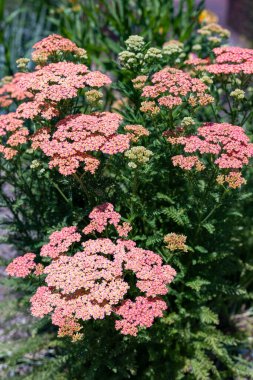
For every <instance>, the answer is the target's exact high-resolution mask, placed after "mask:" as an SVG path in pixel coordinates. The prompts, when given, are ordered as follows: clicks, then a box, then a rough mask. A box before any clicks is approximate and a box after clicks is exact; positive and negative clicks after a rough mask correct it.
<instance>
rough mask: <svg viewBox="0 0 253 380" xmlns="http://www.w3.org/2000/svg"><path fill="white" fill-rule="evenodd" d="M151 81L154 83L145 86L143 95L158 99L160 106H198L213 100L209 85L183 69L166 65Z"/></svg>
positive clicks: (170, 107) (171, 107)
mask: <svg viewBox="0 0 253 380" xmlns="http://www.w3.org/2000/svg"><path fill="white" fill-rule="evenodd" d="M151 82H152V85H148V86H145V87H144V88H143V91H142V96H143V97H146V98H149V99H153V101H154V100H156V101H157V105H158V106H159V107H165V108H169V109H174V108H176V107H178V106H180V105H182V104H189V105H191V106H192V107H197V106H199V105H206V104H209V103H212V102H213V98H212V97H211V96H210V95H209V94H208V93H207V92H208V87H207V86H206V85H205V84H204V83H203V82H202V81H201V80H200V79H198V78H192V77H191V76H190V75H189V74H188V73H185V72H184V71H182V70H178V69H174V68H171V67H166V68H164V69H163V70H161V71H158V72H157V73H155V74H154V75H153V77H152V79H151ZM193 98H194V100H195V103H194V104H193V100H192V99H193ZM154 105H155V104H154Z"/></svg>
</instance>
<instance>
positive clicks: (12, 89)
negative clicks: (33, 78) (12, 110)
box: [0, 73, 33, 107]
mask: <svg viewBox="0 0 253 380" xmlns="http://www.w3.org/2000/svg"><path fill="white" fill-rule="evenodd" d="M24 75H26V74H24V73H16V74H15V75H14V76H13V77H10V80H8V81H6V82H5V81H2V82H3V84H2V86H0V106H1V107H9V106H10V105H11V104H12V103H13V102H14V101H15V100H16V101H21V100H24V99H28V98H31V97H33V95H32V94H31V93H30V92H29V91H26V90H23V89H21V88H20V86H19V81H20V80H21V78H22V77H23V76H24Z"/></svg>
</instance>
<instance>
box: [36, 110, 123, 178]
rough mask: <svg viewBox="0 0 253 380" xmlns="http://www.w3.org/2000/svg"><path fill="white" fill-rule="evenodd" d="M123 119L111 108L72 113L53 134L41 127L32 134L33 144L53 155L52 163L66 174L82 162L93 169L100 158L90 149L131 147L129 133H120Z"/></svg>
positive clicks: (116, 150) (111, 151)
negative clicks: (90, 112)
mask: <svg viewBox="0 0 253 380" xmlns="http://www.w3.org/2000/svg"><path fill="white" fill-rule="evenodd" d="M121 121H122V117H121V116H120V115H119V114H116V113H110V112H101V113H94V114H91V115H85V114H77V115H69V116H67V117H66V118H65V119H63V120H61V121H60V122H59V123H57V124H56V129H55V131H54V133H53V134H52V135H51V134H50V129H49V128H41V129H39V130H38V132H37V133H36V134H34V135H33V136H32V137H31V140H32V147H33V149H38V148H40V149H41V150H42V151H43V152H44V153H45V154H46V156H48V157H50V163H49V167H50V168H53V167H59V172H60V173H61V174H63V175H70V174H73V173H75V172H76V170H77V169H78V167H79V166H80V164H81V162H84V163H85V167H84V170H85V171H89V172H91V173H94V172H95V171H96V169H97V168H98V166H99V163H100V161H99V160H98V159H97V158H94V157H93V156H91V155H90V154H89V153H90V152H102V153H104V154H109V155H113V154H116V153H122V152H124V151H125V150H127V149H128V148H129V143H130V138H129V136H128V135H127V134H125V135H124V134H118V133H117V130H118V128H119V125H120V123H121Z"/></svg>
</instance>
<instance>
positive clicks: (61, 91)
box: [17, 62, 111, 120]
mask: <svg viewBox="0 0 253 380" xmlns="http://www.w3.org/2000/svg"><path fill="white" fill-rule="evenodd" d="M110 83H111V80H110V78H109V77H108V76H107V75H104V74H102V73H100V72H99V71H95V72H90V71H89V70H88V68H87V66H85V65H83V64H76V63H73V62H57V63H51V64H49V65H47V66H44V67H42V68H40V69H38V70H35V71H34V72H31V73H26V74H23V76H22V77H21V78H20V79H19V82H18V86H19V87H20V89H21V90H22V91H23V92H29V93H31V94H32V95H33V96H32V99H31V101H29V102H24V103H22V104H21V105H20V106H19V107H18V108H17V113H18V115H19V116H20V117H23V118H24V119H34V118H35V117H38V116H39V117H41V118H44V119H46V120H50V119H52V118H54V117H56V116H58V115H59V108H61V102H63V101H65V100H68V99H73V98H76V97H77V96H78V95H79V90H81V89H83V88H85V87H98V88H99V87H102V86H104V85H107V84H110Z"/></svg>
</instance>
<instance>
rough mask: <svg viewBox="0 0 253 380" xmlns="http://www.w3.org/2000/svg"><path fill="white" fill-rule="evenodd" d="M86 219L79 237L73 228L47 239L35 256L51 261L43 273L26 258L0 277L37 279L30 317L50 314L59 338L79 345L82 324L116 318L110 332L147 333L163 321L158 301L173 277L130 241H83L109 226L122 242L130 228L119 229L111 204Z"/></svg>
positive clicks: (161, 302)
mask: <svg viewBox="0 0 253 380" xmlns="http://www.w3.org/2000/svg"><path fill="white" fill-rule="evenodd" d="M89 217H90V220H91V221H90V224H88V225H87V226H86V227H85V228H84V229H83V231H82V232H83V234H84V237H82V235H81V234H80V233H79V232H77V228H76V227H75V226H73V227H64V228H63V229H62V230H61V231H56V232H53V233H52V234H51V236H50V237H49V243H48V244H46V245H44V246H43V247H42V248H41V251H40V256H41V258H42V259H43V257H49V258H50V259H51V260H52V261H51V262H50V263H48V261H47V262H46V263H45V266H44V267H42V266H40V267H39V268H38V265H39V264H38V265H36V264H35V261H34V259H35V257H36V255H35V254H33V253H27V254H25V255H24V256H21V257H18V258H16V259H14V260H13V262H12V263H10V264H9V265H8V267H7V269H6V271H7V273H8V274H9V275H11V276H16V277H26V276H28V275H30V276H34V275H35V276H40V277H41V278H43V280H44V282H45V285H40V286H39V287H38V288H37V291H36V293H35V294H34V295H33V296H32V298H31V312H32V314H33V315H34V316H36V317H40V318H42V317H43V316H45V315H47V314H50V315H51V319H52V323H53V324H54V325H56V326H58V327H59V332H58V335H59V336H70V337H72V339H73V340H77V339H80V338H81V337H82V334H81V333H80V331H81V329H82V325H81V323H82V322H83V321H87V320H89V319H95V320H96V319H104V318H105V317H106V316H109V315H114V316H115V317H116V318H117V317H120V319H117V320H116V322H115V328H116V330H120V331H121V333H122V334H125V335H127V334H129V335H134V336H136V335H137V333H138V328H139V327H151V325H152V324H153V323H154V319H155V318H157V317H162V316H163V312H164V311H165V310H166V309H167V305H166V302H165V301H164V300H163V299H162V298H161V296H163V295H165V294H167V292H168V289H167V285H168V284H169V283H170V282H171V281H172V280H173V278H174V277H175V275H176V271H175V270H174V269H173V268H172V267H171V266H169V265H163V264H162V259H161V257H160V256H159V255H158V254H156V253H154V252H152V251H150V250H145V249H142V248H137V247H136V243H135V242H134V241H132V240H122V239H113V240H112V239H109V238H102V237H100V238H95V239H87V238H86V239H85V236H86V235H90V234H91V233H94V232H98V233H102V232H104V231H105V230H106V229H107V227H108V226H110V225H112V226H114V228H115V229H116V231H117V232H118V234H119V236H124V237H127V235H128V233H129V231H130V229H131V228H130V225H128V224H127V223H123V224H121V223H120V219H121V216H120V214H119V213H117V212H116V211H114V208H113V206H112V205H111V204H104V205H101V206H98V207H96V208H95V209H94V210H93V211H92V212H91V213H90V215H89ZM81 241H82V243H81V246H82V247H80V246H79V248H76V250H77V249H78V251H76V250H75V253H74V254H70V252H71V247H72V246H73V245H74V244H75V243H80V242H81ZM38 269H39V270H38ZM126 272H128V273H129V276H130V273H132V275H131V277H132V279H131V277H129V281H127V280H126V275H125V274H126ZM133 276H134V277H136V280H137V282H136V288H135V286H134V285H133V284H134V282H133ZM131 293H132V296H131ZM133 294H138V295H137V296H135V297H133ZM129 297H130V298H129Z"/></svg>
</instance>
